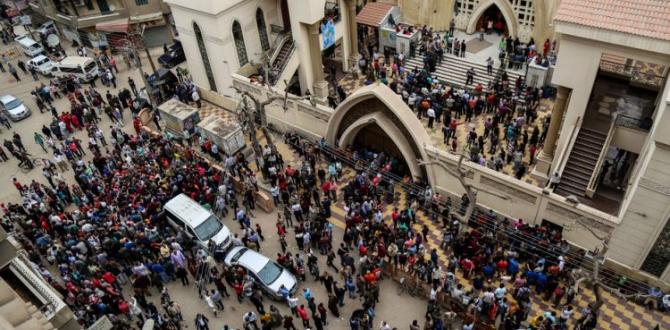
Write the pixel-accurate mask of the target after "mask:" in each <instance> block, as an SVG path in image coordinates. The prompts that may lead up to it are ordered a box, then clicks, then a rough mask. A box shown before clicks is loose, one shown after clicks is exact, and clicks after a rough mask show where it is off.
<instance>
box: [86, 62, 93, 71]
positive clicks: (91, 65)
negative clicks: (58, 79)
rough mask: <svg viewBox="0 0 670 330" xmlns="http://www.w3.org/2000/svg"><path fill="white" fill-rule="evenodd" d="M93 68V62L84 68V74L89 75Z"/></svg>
mask: <svg viewBox="0 0 670 330" xmlns="http://www.w3.org/2000/svg"><path fill="white" fill-rule="evenodd" d="M93 68H95V62H91V63H89V64H87V65H86V67H84V72H86V73H89V72H91V71H92V70H93Z"/></svg>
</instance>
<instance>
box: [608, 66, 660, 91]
mask: <svg viewBox="0 0 670 330" xmlns="http://www.w3.org/2000/svg"><path fill="white" fill-rule="evenodd" d="M642 65H643V64H642V63H640V62H638V61H633V64H627V63H622V62H614V61H608V60H602V59H601V60H600V66H599V67H600V70H601V71H604V72H609V73H614V74H618V75H622V76H625V77H628V78H630V80H631V81H633V82H637V83H640V84H644V85H650V86H655V87H661V86H662V85H663V82H664V81H665V74H666V71H667V68H666V67H661V68H660V69H661V71H662V72H661V73H660V74H658V73H657V72H654V70H652V69H651V68H650V69H648V70H645V71H643V69H642Z"/></svg>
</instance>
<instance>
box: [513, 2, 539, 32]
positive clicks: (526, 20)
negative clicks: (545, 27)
mask: <svg viewBox="0 0 670 330" xmlns="http://www.w3.org/2000/svg"><path fill="white" fill-rule="evenodd" d="M510 2H511V3H512V8H514V12H515V13H516V14H517V17H518V18H519V25H526V26H533V25H535V8H534V7H533V1H531V0H510Z"/></svg>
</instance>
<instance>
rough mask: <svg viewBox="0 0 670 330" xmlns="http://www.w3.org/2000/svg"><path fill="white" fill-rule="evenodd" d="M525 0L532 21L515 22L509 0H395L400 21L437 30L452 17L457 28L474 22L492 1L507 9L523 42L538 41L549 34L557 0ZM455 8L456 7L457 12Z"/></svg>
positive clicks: (549, 36) (447, 23)
mask: <svg viewBox="0 0 670 330" xmlns="http://www.w3.org/2000/svg"><path fill="white" fill-rule="evenodd" d="M528 2H529V3H530V4H531V5H532V7H533V12H534V16H535V19H534V24H533V25H523V24H520V23H519V19H518V15H519V11H517V10H515V8H516V7H515V6H514V3H513V0H398V5H399V6H400V8H401V11H402V17H403V20H404V21H406V22H408V23H411V24H418V25H423V24H427V25H428V26H430V27H433V28H434V29H436V30H438V31H444V30H448V29H449V23H450V22H451V19H452V18H453V19H454V21H455V23H456V27H457V28H458V29H461V30H466V29H467V28H468V26H469V25H472V24H475V23H476V21H477V20H478V19H479V18H480V17H481V15H480V14H481V13H482V12H483V11H485V10H486V9H487V8H488V7H490V6H491V5H496V6H498V7H499V8H500V9H501V11H505V10H508V12H510V13H511V15H510V18H511V19H512V20H513V21H512V22H511V24H514V25H516V26H517V28H516V31H517V35H518V36H519V39H521V40H522V41H524V42H527V41H529V40H530V38H531V37H532V38H534V39H535V41H536V42H537V43H542V42H543V40H545V39H547V38H553V34H554V30H553V27H552V25H551V18H552V17H553V15H554V13H555V11H556V8H557V6H558V5H557V3H558V2H559V1H558V0H528ZM459 5H462V6H463V7H462V8H461V6H459ZM469 5H472V9H469ZM455 8H458V9H457V10H458V13H456V11H455V10H454V9H455ZM468 32H469V33H474V32H476V31H474V30H471V31H470V30H469V31H468Z"/></svg>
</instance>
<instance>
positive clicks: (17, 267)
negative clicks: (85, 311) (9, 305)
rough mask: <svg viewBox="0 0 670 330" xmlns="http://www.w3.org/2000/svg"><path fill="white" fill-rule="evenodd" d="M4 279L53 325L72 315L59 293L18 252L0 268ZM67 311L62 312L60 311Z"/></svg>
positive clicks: (66, 320)
mask: <svg viewBox="0 0 670 330" xmlns="http://www.w3.org/2000/svg"><path fill="white" fill-rule="evenodd" d="M0 278H1V279H2V280H4V281H5V282H6V283H7V284H8V285H9V286H10V287H11V288H12V289H13V291H15V292H16V294H17V295H18V296H19V297H21V299H22V300H23V301H25V302H27V303H30V304H32V305H33V306H35V307H36V308H37V309H38V310H39V311H40V312H41V313H42V315H44V317H45V318H46V320H48V321H50V322H51V323H52V324H54V326H56V327H58V326H59V325H60V324H64V323H66V322H68V320H69V319H70V318H71V317H72V314H71V312H70V311H69V308H67V305H66V304H65V302H64V301H63V299H62V296H61V295H60V293H58V292H57V291H55V290H54V289H53V288H52V287H51V285H50V284H49V283H47V282H46V281H45V280H44V278H43V277H42V275H40V274H39V273H37V271H35V269H33V268H32V266H31V263H30V261H28V259H27V258H26V257H25V256H24V255H23V254H22V253H19V254H18V255H17V257H16V258H14V259H12V261H11V262H9V264H8V265H7V266H6V267H4V268H3V269H0ZM64 310H66V311H67V312H65V313H62V312H61V311H64Z"/></svg>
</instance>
